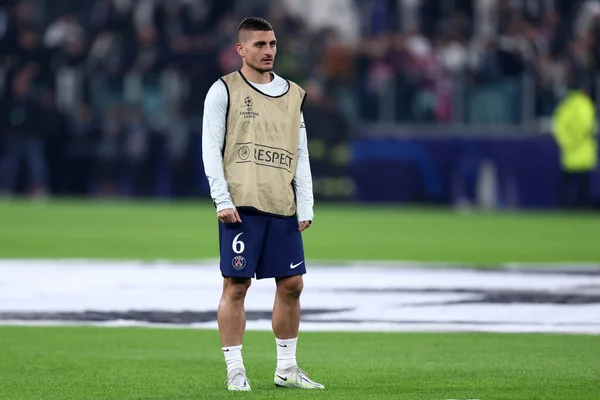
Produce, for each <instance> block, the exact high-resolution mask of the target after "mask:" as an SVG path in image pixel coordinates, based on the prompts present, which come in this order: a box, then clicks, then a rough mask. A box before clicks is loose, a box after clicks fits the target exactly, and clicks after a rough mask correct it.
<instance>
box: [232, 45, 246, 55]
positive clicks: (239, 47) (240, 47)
mask: <svg viewBox="0 0 600 400" xmlns="http://www.w3.org/2000/svg"><path fill="white" fill-rule="evenodd" d="M235 49H236V50H237V53H238V54H239V55H240V57H244V56H245V55H246V51H245V50H244V45H243V44H241V43H236V44H235Z"/></svg>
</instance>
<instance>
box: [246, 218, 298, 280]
mask: <svg viewBox="0 0 600 400" xmlns="http://www.w3.org/2000/svg"><path fill="white" fill-rule="evenodd" d="M305 273H306V263H305V261H304V245H303V243H302V234H301V233H300V232H299V231H298V221H297V220H296V219H295V218H277V217H269V219H268V225H267V230H266V235H265V239H264V249H263V253H262V257H261V258H260V260H259V262H258V268H257V270H256V278H257V279H264V278H280V277H286V276H294V275H303V274H305Z"/></svg>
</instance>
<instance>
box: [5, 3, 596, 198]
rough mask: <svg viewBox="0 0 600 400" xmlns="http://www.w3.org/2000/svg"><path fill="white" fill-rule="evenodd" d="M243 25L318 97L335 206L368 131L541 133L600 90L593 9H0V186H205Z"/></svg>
mask: <svg viewBox="0 0 600 400" xmlns="http://www.w3.org/2000/svg"><path fill="white" fill-rule="evenodd" d="M248 15H259V16H263V17H265V18H267V19H268V20H269V21H270V22H271V23H272V24H273V26H274V29H275V31H276V35H277V38H278V41H279V48H278V56H277V59H276V62H275V67H276V72H277V73H279V74H280V75H282V76H285V77H287V78H289V79H292V80H295V81H297V82H298V83H300V84H302V85H304V87H305V88H306V89H307V91H308V94H309V98H308V101H307V104H306V108H305V111H304V113H305V119H306V122H307V127H308V130H309V146H310V151H311V160H312V167H313V172H314V173H315V175H316V176H320V177H326V179H330V180H331V182H335V181H336V179H339V184H338V185H335V184H330V185H327V188H328V190H329V191H330V192H331V193H329V194H331V195H335V194H338V195H340V196H341V195H343V194H344V190H346V188H347V185H345V184H344V180H343V177H344V168H345V166H346V163H347V161H348V151H347V144H348V142H349V141H350V140H351V138H352V132H353V129H354V128H355V127H356V126H359V125H360V124H365V123H369V124H390V123H394V124H434V125H438V124H454V125H457V126H486V127H495V126H525V125H527V126H535V125H536V124H537V123H538V122H539V121H540V120H543V118H544V117H548V116H550V115H551V114H552V112H553V109H554V107H555V105H556V103H557V101H558V100H559V99H560V98H561V96H562V95H563V94H564V93H565V91H566V89H567V87H568V85H569V83H570V79H569V78H570V77H574V76H575V77H578V78H579V80H580V82H584V83H585V85H586V87H587V88H588V89H589V90H590V93H592V95H593V96H597V95H596V93H597V92H598V91H600V85H598V81H599V80H598V76H599V75H598V66H599V65H600V39H599V38H600V2H597V1H582V0H568V1H559V0H554V1H553V0H511V1H509V0H320V1H318V0H280V1H276V0H273V1H270V0H0V103H1V105H0V112H1V113H2V115H1V122H0V123H1V126H0V193H2V194H4V195H8V194H11V193H15V192H26V193H30V194H32V195H34V196H44V195H47V194H50V193H51V194H60V195H95V196H130V195H136V196H152V197H172V196H177V197H180V196H195V195H199V194H203V193H206V191H207V186H206V183H205V179H204V176H203V172H202V165H201V164H202V162H201V159H200V154H201V151H200V148H199V146H200V140H199V135H201V131H200V128H201V118H202V107H203V101H204V96H205V94H206V92H207V90H208V88H209V87H210V85H212V83H213V82H214V81H215V80H216V79H217V78H218V77H219V76H221V75H223V74H226V73H228V72H230V71H232V70H235V69H237V68H239V66H240V60H239V57H238V56H237V54H236V52H235V48H234V43H235V39H236V28H237V24H238V22H239V21H240V20H241V19H242V18H243V17H245V16H248ZM336 188H337V189H336ZM316 190H317V195H319V193H320V189H319V187H318V185H317V187H316Z"/></svg>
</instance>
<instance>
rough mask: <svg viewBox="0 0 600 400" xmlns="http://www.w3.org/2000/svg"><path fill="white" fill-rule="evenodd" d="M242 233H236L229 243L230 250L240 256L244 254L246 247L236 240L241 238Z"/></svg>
mask: <svg viewBox="0 0 600 400" xmlns="http://www.w3.org/2000/svg"><path fill="white" fill-rule="evenodd" d="M243 233H244V232H242V233H238V234H237V235H236V236H235V237H234V238H233V242H231V249H232V250H233V252H234V253H235V254H241V253H243V252H244V249H245V248H246V245H245V244H244V242H242V241H241V240H238V239H239V237H240V236H242V234H243Z"/></svg>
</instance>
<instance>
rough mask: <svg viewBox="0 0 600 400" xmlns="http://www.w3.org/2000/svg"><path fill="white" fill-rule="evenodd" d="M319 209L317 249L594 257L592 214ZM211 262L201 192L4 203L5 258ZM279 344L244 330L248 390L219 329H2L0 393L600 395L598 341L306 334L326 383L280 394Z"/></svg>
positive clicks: (313, 239)
mask: <svg viewBox="0 0 600 400" xmlns="http://www.w3.org/2000/svg"><path fill="white" fill-rule="evenodd" d="M315 213H316V218H315V223H314V225H313V227H311V228H310V229H309V230H308V231H306V233H305V234H304V240H305V249H306V255H307V259H311V260H323V261H327V260H332V261H343V260H348V261H351V260H402V261H440V262H453V263H465V264H470V265H478V266H494V265H497V264H499V263H507V262H524V263H527V262H529V263H560V262H592V263H598V262H600V246H599V245H598V238H600V223H599V222H600V221H599V220H598V216H597V215H594V214H563V213H524V212H523V213H473V214H470V215H461V214H457V213H454V212H451V211H445V210H428V209H419V208H396V207H391V206H381V207H364V206H363V207H358V206H344V207H335V206H333V205H327V206H324V205H317V207H316V208H315ZM217 257H218V242H217V223H216V218H215V211H214V208H213V207H212V205H211V204H208V203H206V202H199V203H189V202H188V203H177V204H156V203H98V202H96V203H82V202H66V201H61V202H48V203H33V204H30V203H26V202H17V201H15V202H4V203H0V259H6V258H20V259H32V258H40V259H41V258H44V259H48V258H96V259H145V260H153V259H168V260H197V259H215V258H217ZM32 279H35V277H32ZM0 283H1V281H0ZM0 290H2V289H1V285H0ZM251 290H252V289H251ZM215 302H216V299H215ZM32 311H35V310H32ZM275 354H276V350H275V343H274V340H273V335H272V334H271V333H269V332H264V331H263V332H259V331H250V332H247V335H246V338H245V341H244V349H243V355H244V360H245V363H246V367H247V369H248V374H249V378H250V380H251V383H252V388H253V391H252V392H251V393H228V392H227V391H226V385H225V384H224V380H225V375H226V374H225V363H224V360H223V355H222V352H221V350H220V342H219V336H218V333H217V332H216V331H214V330H191V329H190V330H187V329H144V328H135V329H134V328H115V329H110V328H97V327H96V328H93V327H15V326H3V327H0V400H53V399H111V400H129V399H132V400H133V399H136V400H142V399H148V400H150V399H152V400H167V399H169V400H186V399H189V400H191V399H229V398H256V399H333V400H336V399H340V400H341V399H344V400H345V399H384V400H385V399H390V400H391V399H415V400H425V399H428V400H443V399H481V400H484V399H485V400H488V399H490V400H502V399H506V400H509V399H510V400H520V399H523V400H531V399H540V400H542V399H543V400H549V399H557V400H558V399H561V400H563V399H573V400H575V399H577V400H579V399H581V400H598V399H600V378H599V377H600V338H599V336H586V335H549V334H491V333H488V334H486V333H478V334H475V333H473V334H471V333H462V334H458V333H452V334H450V333H351V332H340V333H324V332H302V329H301V334H300V340H299V347H298V360H299V362H300V366H301V367H303V368H304V369H306V370H307V372H308V373H309V375H310V376H311V377H312V378H313V379H315V380H316V381H318V382H321V383H323V384H325V385H326V389H325V390H324V391H298V390H293V389H276V388H275V387H274V386H273V383H272V382H273V372H274V366H275Z"/></svg>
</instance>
